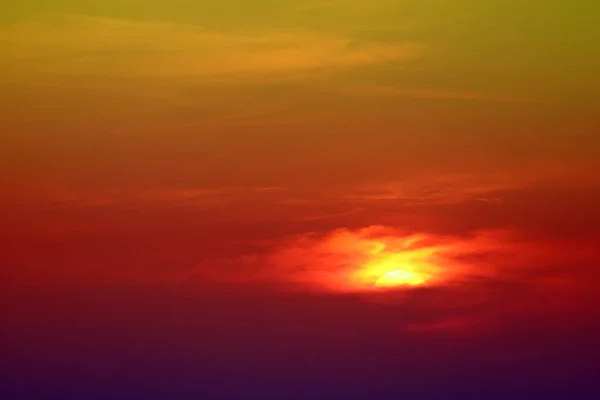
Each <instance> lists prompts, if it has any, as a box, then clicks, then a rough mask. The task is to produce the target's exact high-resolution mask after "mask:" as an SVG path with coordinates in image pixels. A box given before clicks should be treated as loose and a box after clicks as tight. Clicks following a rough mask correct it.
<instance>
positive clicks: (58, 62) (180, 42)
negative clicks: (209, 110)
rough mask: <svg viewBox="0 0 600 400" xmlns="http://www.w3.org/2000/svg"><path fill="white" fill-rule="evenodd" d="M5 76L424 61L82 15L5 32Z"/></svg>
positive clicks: (344, 40)
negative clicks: (7, 73) (17, 74)
mask: <svg viewBox="0 0 600 400" xmlns="http://www.w3.org/2000/svg"><path fill="white" fill-rule="evenodd" d="M0 43H1V44H2V50H1V51H0V59H2V61H3V64H4V68H3V69H4V70H5V71H6V72H12V73H13V74H15V73H23V72H29V73H33V74H44V75H51V74H57V75H61V74H62V75H100V76H103V75H104V76H106V75H108V76H137V77H139V76H155V77H156V76H170V77H215V76H221V77H223V76H229V77H232V76H233V77H236V78H239V77H240V76H248V75H250V76H255V75H261V74H273V73H275V74H277V73H283V74H286V73H295V72H305V71H313V70H319V69H340V68H341V69H343V68H353V67H358V66H363V65H370V64H378V63H384V62H390V61H398V60H403V59H411V58H415V57H418V56H419V55H420V52H421V48H422V45H420V44H418V43H412V42H404V43H377V42H369V41H359V40H354V39H353V38H349V37H343V36H336V35H331V34H326V33H321V32H314V31H308V30H296V31H293V30H292V31H285V32H250V33H247V32H243V33H242V32H215V31H208V30H205V29H202V28H200V27H196V26H184V25H178V24H173V23H167V22H158V21H141V20H127V19H116V18H104V17H91V16H82V15H67V16H65V15H63V16H60V17H57V18H55V19H50V20H42V21H30V22H24V23H17V24H14V25H10V26H6V27H4V28H3V29H2V30H1V31H0Z"/></svg>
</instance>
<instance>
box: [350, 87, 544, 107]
mask: <svg viewBox="0 0 600 400" xmlns="http://www.w3.org/2000/svg"><path fill="white" fill-rule="evenodd" d="M339 90H340V91H342V92H344V93H348V94H353V95H366V96H383V97H408V98H411V99H422V100H453V101H456V100H460V101H481V102H499V103H531V102H536V101H537V100H535V99H531V98H527V97H521V96H518V95H512V94H506V93H478V92H465V91H453V90H441V89H422V88H405V87H399V86H388V85H354V86H349V87H343V88H340V89H339Z"/></svg>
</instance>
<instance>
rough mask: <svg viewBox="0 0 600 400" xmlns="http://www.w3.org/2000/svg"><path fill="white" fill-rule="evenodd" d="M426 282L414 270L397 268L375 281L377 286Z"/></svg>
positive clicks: (416, 284)
mask: <svg viewBox="0 0 600 400" xmlns="http://www.w3.org/2000/svg"><path fill="white" fill-rule="evenodd" d="M424 283H425V279H423V277H422V276H420V275H419V274H416V273H414V272H409V271H405V270H402V269H397V270H395V271H391V272H388V273H387V274H385V275H383V276H382V277H381V278H379V279H377V281H376V282H375V286H376V287H380V288H385V287H396V286H418V285H422V284H424Z"/></svg>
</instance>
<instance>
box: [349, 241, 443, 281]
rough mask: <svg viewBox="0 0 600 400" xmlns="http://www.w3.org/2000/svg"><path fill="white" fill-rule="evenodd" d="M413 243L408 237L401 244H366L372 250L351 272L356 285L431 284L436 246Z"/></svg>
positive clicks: (435, 268)
mask: <svg viewBox="0 0 600 400" xmlns="http://www.w3.org/2000/svg"><path fill="white" fill-rule="evenodd" d="M416 242H417V239H416V238H410V239H409V240H405V241H402V242H401V243H389V244H386V243H383V242H372V243H369V244H370V245H371V250H370V251H368V252H367V255H366V257H365V260H364V262H363V263H362V264H361V265H360V266H359V267H358V268H357V269H356V270H355V271H354V272H353V273H352V277H353V281H354V283H355V284H356V285H357V288H358V287H361V286H362V287H364V288H365V289H366V288H368V287H371V288H376V289H392V288H401V287H414V286H420V285H424V284H427V283H430V281H431V280H432V279H433V278H434V275H435V274H439V272H440V271H439V268H438V267H437V266H436V265H435V261H434V260H433V258H434V257H433V256H434V253H435V249H433V248H431V247H420V248H414V247H413V246H412V245H413V244H415V243H416ZM392 244H393V245H392Z"/></svg>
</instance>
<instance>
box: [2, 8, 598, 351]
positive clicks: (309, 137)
mask: <svg viewBox="0 0 600 400" xmlns="http://www.w3.org/2000/svg"><path fill="white" fill-rule="evenodd" d="M184 3H185V4H184ZM188 3H189V2H185V1H184V2H167V3H165V2H158V1H146V2H144V4H143V6H142V5H140V3H139V2H137V1H133V0H131V1H129V0H127V1H125V0H122V1H120V2H118V3H117V2H111V1H108V2H107V1H102V2H100V1H89V2H85V4H84V2H79V1H75V0H60V1H57V2H53V3H52V5H48V4H49V3H48V4H46V2H42V1H38V0H35V1H34V0H31V1H25V2H21V3H19V4H18V5H13V6H12V8H11V9H10V10H8V11H5V12H2V14H0V17H1V18H0V242H1V244H0V265H1V268H2V283H0V285H1V286H2V287H3V288H5V289H6V293H8V292H11V293H13V295H14V296H16V297H15V299H16V298H19V299H21V300H19V301H22V304H28V305H29V306H31V307H33V305H32V304H34V303H35V302H34V303H31V304H30V303H29V300H27V294H28V293H32V292H35V291H36V290H38V289H39V290H42V289H43V290H49V291H56V292H57V293H62V292H63V291H68V290H81V289H82V288H83V289H85V288H89V287H103V288H113V287H120V286H121V285H133V286H134V287H154V285H157V286H159V287H162V288H166V287H168V288H170V289H169V290H171V289H172V288H173V287H176V288H180V287H185V290H192V292H194V291H195V292H194V293H204V292H205V291H206V293H209V294H210V296H212V295H215V296H217V297H218V296H221V295H223V293H230V291H233V293H234V295H232V298H233V299H234V300H232V301H234V302H235V301H239V304H242V303H244V301H243V300H242V299H244V298H246V297H248V298H253V299H257V298H259V297H260V296H259V295H257V294H256V292H261V291H262V290H264V291H265V293H277V295H281V293H283V295H289V296H292V297H291V298H294V299H295V297H293V296H297V295H299V296H306V298H307V299H308V298H310V299H311V300H310V301H313V300H314V301H315V302H316V303H315V304H313V305H311V306H310V307H312V310H314V309H317V308H318V305H317V304H318V303H319V301H321V297H319V296H334V297H333V298H338V297H335V296H339V299H346V300H347V299H348V298H349V297H347V296H350V297H351V298H352V299H354V297H352V296H354V295H356V293H358V296H359V299H360V300H359V302H360V304H363V303H365V304H368V305H366V306H363V305H361V306H356V305H352V304H355V303H353V301H354V300H348V301H349V303H348V305H347V306H341V310H346V311H348V310H351V309H352V307H355V306H356V307H359V308H360V307H375V308H376V307H379V306H381V307H384V308H381V309H378V310H383V309H385V307H387V306H389V304H395V305H398V307H402V304H406V307H408V308H409V309H410V310H412V311H410V312H408V311H407V313H408V314H410V313H411V312H414V315H415V317H414V318H412V319H411V318H408V317H407V318H408V319H403V320H402V321H399V322H398V323H396V322H395V321H392V322H390V329H393V330H394V332H396V331H402V332H404V333H405V334H411V332H412V333H415V332H417V334H420V333H423V334H426V333H431V332H434V334H437V333H438V332H446V331H449V332H458V331H460V332H462V333H469V332H470V333H471V334H473V333H474V332H475V334H476V335H479V336H480V337H481V336H485V333H483V332H487V331H489V330H490V329H492V330H494V329H498V328H497V327H498V326H500V325H503V324H504V326H508V325H510V324H509V322H507V321H515V320H519V321H520V319H519V318H527V317H532V318H533V317H534V316H535V317H539V318H546V317H547V318H548V319H549V320H552V321H558V320H560V318H567V317H564V315H567V314H569V313H572V314H573V315H575V314H576V312H580V311H581V310H588V307H589V304H591V302H592V301H596V300H597V293H598V291H597V287H596V286H597V285H596V284H595V283H594V282H596V281H597V279H598V278H600V272H599V271H600V270H599V269H598V266H599V262H600V255H599V254H598V251H597V250H596V243H598V242H599V241H600V236H599V234H598V228H599V227H600V212H599V211H598V204H600V178H599V176H598V171H600V161H599V160H600V133H599V132H600V131H599V129H600V124H599V123H598V117H597V113H598V110H600V99H599V98H598V93H600V86H599V82H600V81H598V80H597V79H596V78H597V75H598V70H599V69H600V57H599V56H598V53H597V52H596V51H594V49H595V48H596V47H598V46H596V45H595V43H599V42H600V38H599V36H598V29H597V26H598V25H597V22H598V21H596V20H595V19H594V18H593V17H591V15H597V13H596V12H597V11H598V9H597V7H598V6H597V4H596V3H597V2H594V1H579V2H575V3H576V4H575V3H573V4H569V5H567V4H566V3H565V4H563V5H559V4H558V2H547V1H530V2H526V3H527V4H525V2H521V1H516V0H514V1H513V0H510V1H506V0H505V1H499V0H498V1H486V2H473V1H467V0H464V1H463V0H461V1H456V2H452V5H450V3H448V2H443V1H439V0H421V1H406V2H392V1H387V0H377V1H363V0H351V1H344V2H342V1H338V0H331V1H319V0H317V1H313V2H306V3H302V4H300V3H299V2H296V1H295V0H286V1H281V2H277V4H275V3H274V2H269V1H266V0H265V1H262V0H261V1H256V2H252V5H250V2H248V4H246V5H241V3H240V4H237V3H236V4H233V3H232V2H230V1H220V2H218V4H217V3H214V4H213V3H210V4H211V5H209V2H194V3H193V4H192V3H189V4H188ZM447 3H448V4H447ZM555 3H556V4H555ZM244 4H245V3H244ZM595 13H596V14H595ZM596 19H597V18H596ZM415 235H417V236H418V237H422V238H425V239H424V241H423V242H419V244H418V246H417V248H415V249H412V250H410V251H415V252H416V253H410V251H409V250H406V249H404V250H402V249H403V247H402V245H401V243H403V241H404V240H405V239H406V238H410V237H413V236H415ZM373 243H379V244H384V247H385V249H386V250H385V251H384V253H382V254H383V255H382V256H381V257H384V258H381V257H380V258H377V257H375V256H376V255H373V254H374V253H373V254H371V253H369V251H370V250H368V249H369V248H370V247H369V246H371V245H373ZM419 251H421V252H425V253H427V254H428V255H427V257H425V256H422V254H421V253H419ZM429 251H431V252H432V253H431V254H429V253H428V252H429ZM386 252H387V253H386ZM373 257H375V258H373ZM385 257H388V258H385ZM389 257H391V258H389ZM423 257H424V258H423ZM390 259H393V260H404V261H406V260H409V261H406V262H407V263H414V265H413V264H411V265H412V267H414V268H417V267H418V268H424V269H425V270H424V271H425V272H423V271H421V272H423V273H424V274H425V275H426V276H427V277H428V278H427V279H426V280H425V284H424V285H421V286H417V287H411V288H409V289H410V290H404V289H402V290H400V291H397V292H395V291H391V292H389V293H388V294H385V293H383V294H382V293H381V292H380V291H375V292H376V293H375V292H373V290H371V289H372V285H373V284H374V282H375V281H376V280H377V279H378V277H377V276H374V277H370V278H368V279H371V281H369V282H368V283H366V282H367V281H364V279H366V278H364V277H363V275H360V274H361V273H362V272H360V271H362V270H363V269H364V268H365V265H368V266H371V267H372V268H375V269H377V268H380V267H381V265H386V267H385V268H387V265H388V264H389V262H388V261H389V260H390ZM386 260H388V261H386ZM404 261H403V262H404ZM386 262H388V264H386ZM390 262H391V261H390ZM394 262H395V261H394ZM415 265H416V266H417V267H415ZM373 266H375V267H373ZM377 266H379V267H377ZM404 267H406V266H404ZM404 267H403V268H404ZM412 267H410V268H412ZM410 268H408V269H410ZM400 269H402V268H400ZM392 270H393V269H392ZM357 271H358V272H357ZM377 271H378V272H377V273H376V275H377V274H379V275H382V274H384V273H385V272H389V271H387V270H386V271H383V270H381V271H379V270H377ZM357 274H358V275H357ZM357 276H359V278H357ZM369 276H370V275H369ZM380 277H381V276H379V278H380ZM357 279H358V281H357ZM361 279H362V280H361ZM359 281H360V282H359ZM357 282H358V283H357ZM369 285H371V286H369ZM190 288H192V289H190ZM177 290H179V289H177ZM181 290H184V289H181ZM84 292H85V290H84ZM65 293H66V292H65ZM215 293H217V294H215ZM324 293H325V294H324ZM74 296H75V297H78V296H80V297H81V298H82V299H84V298H87V297H86V295H84V294H77V295H74ZM104 296H106V297H107V298H108V297H110V296H109V295H106V294H104ZM198 296H203V294H198ZM207 296H209V295H207ZM253 296H259V297H253ZM311 296H312V297H311ZM219 298H220V297H219ZM24 299H25V300H24ZM315 299H316V300H315ZM327 299H330V298H329V297H327ZM346 300H344V301H346ZM14 301H16V302H17V300H14ZM32 301H33V300H32ZM257 301H258V300H257ZM261 301H262V300H261ZM290 301H292V303H293V302H294V301H296V300H290ZM307 301H308V300H307ZM323 301H325V300H323ZM327 301H330V300H326V301H325V302H327ZM331 301H335V300H331ZM17 303H18V302H17ZM17 303H14V304H17ZM250 303H251V304H254V303H252V302H250ZM19 304H21V303H19ZM35 304H37V303H35ZM111 304H112V303H111ZM203 304H204V303H203ZM237 304H238V303H236V305H237ZM294 304H295V303H294ZM311 304H312V303H311ZM327 304H330V303H327ZM382 304H383V305H382ZM386 305H387V306H386ZM19 307H21V306H14V307H13V306H9V307H8V308H7V309H10V310H13V311H15V310H18V309H19ZM39 307H41V308H40V309H43V306H39ZM111 307H113V306H111ZM114 307H116V308H118V307H117V306H114ZM132 307H134V306H132ZM135 307H140V308H141V309H143V307H142V306H135ZM135 307H134V308H135ZM224 307H225V306H224ZM307 307H309V306H307ZM336 307H337V306H336ZM411 307H414V308H411ZM116 308H111V310H113V311H114V309H116ZM225 308H226V307H225ZM236 310H237V309H236ZM414 310H417V311H414ZM577 310H579V311H577ZM254 311H255V310H254ZM304 311H306V310H304ZM304 311H302V312H300V311H299V313H300V314H302V313H303V312H304ZM346 311H340V313H341V314H340V315H345V314H344V312H346ZM15 312H16V311H15ZM57 312H58V311H57ZM107 312H108V313H109V314H110V312H112V311H107ZM232 312H233V313H234V314H235V313H236V312H237V311H235V310H234V311H232ZM247 312H250V311H247ZM306 312H307V313H308V311H306ZM348 312H349V311H348ZM381 312H383V311H381ZM563 312H564V313H563ZM581 312H583V311H581ZM585 312H587V311H585ZM239 313H240V315H241V314H243V312H242V311H239ZM561 313H562V314H561ZM367 314H368V312H365V315H367ZM408 314H407V315H408ZM558 314H560V315H561V317H558V316H556V315H558ZM584 314H585V313H584ZM15 315H16V314H15ZM107 315H108V314H107ZM110 315H112V314H110ZM236 315H237V314H236ZM244 315H245V314H244ZM302 315H304V314H302ZM307 315H308V314H307ZM410 315H413V314H410ZM586 315H587V314H586ZM32 318H33V317H32ZM164 318H166V317H164ZM365 318H366V317H365ZM554 318H556V320H554ZM367 319H368V318H367ZM567 319H568V318H567ZM561 321H562V320H561ZM40 323H41V324H42V325H43V324H44V323H42V322H40ZM384 325H385V324H384ZM15 326H16V325H15ZM386 326H387V325H386ZM540 326H541V325H540ZM15 340H16V339H15ZM15 343H16V342H15Z"/></svg>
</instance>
